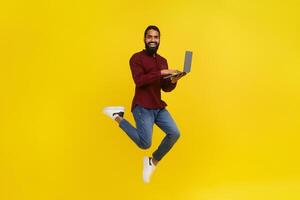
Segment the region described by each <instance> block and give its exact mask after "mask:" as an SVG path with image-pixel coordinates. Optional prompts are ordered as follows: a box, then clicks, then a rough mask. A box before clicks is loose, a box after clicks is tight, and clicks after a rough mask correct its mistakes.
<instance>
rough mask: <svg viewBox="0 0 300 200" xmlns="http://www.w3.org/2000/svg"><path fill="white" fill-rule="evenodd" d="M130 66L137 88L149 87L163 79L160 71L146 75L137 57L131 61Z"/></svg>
mask: <svg viewBox="0 0 300 200" xmlns="http://www.w3.org/2000/svg"><path fill="white" fill-rule="evenodd" d="M129 64H130V69H131V73H132V77H133V80H134V83H135V85H136V86H137V87H142V86H145V85H149V84H151V83H153V82H155V81H158V80H159V79H160V77H161V72H160V71H159V70H158V71H153V72H150V73H148V74H145V73H144V70H143V67H142V65H141V63H139V61H138V60H137V58H135V57H132V58H131V59H130V61H129Z"/></svg>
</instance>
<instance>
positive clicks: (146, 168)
mask: <svg viewBox="0 0 300 200" xmlns="http://www.w3.org/2000/svg"><path fill="white" fill-rule="evenodd" d="M154 170H155V165H154V164H153V163H152V161H151V160H150V158H149V157H147V156H145V157H144V160H143V180H144V182H145V183H149V182H150V177H151V175H152V173H153V172H154Z"/></svg>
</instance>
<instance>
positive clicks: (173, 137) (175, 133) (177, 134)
mask: <svg viewBox="0 0 300 200" xmlns="http://www.w3.org/2000/svg"><path fill="white" fill-rule="evenodd" d="M171 137H172V139H173V140H175V141H177V140H178V139H179V138H180V132H179V131H176V132H174V133H173V134H171Z"/></svg>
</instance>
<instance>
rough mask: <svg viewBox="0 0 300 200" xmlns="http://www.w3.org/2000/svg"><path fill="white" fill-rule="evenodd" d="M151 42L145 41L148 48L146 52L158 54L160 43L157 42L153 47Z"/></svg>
mask: <svg viewBox="0 0 300 200" xmlns="http://www.w3.org/2000/svg"><path fill="white" fill-rule="evenodd" d="M150 43H151V42H148V43H146V42H145V48H146V52H147V53H148V54H149V55H151V56H153V55H154V54H156V52H157V50H158V47H159V43H156V46H155V47H151V46H150Z"/></svg>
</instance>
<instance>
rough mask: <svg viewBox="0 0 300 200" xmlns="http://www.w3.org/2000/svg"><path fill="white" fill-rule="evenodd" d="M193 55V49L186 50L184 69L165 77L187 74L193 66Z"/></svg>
mask: <svg viewBox="0 0 300 200" xmlns="http://www.w3.org/2000/svg"><path fill="white" fill-rule="evenodd" d="M192 56H193V52H192V51H185V57H184V65H183V71H182V72H181V71H177V72H175V73H173V74H169V75H167V76H164V79H167V78H171V77H173V76H178V75H181V74H187V73H189V72H190V71H191V66H192Z"/></svg>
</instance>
